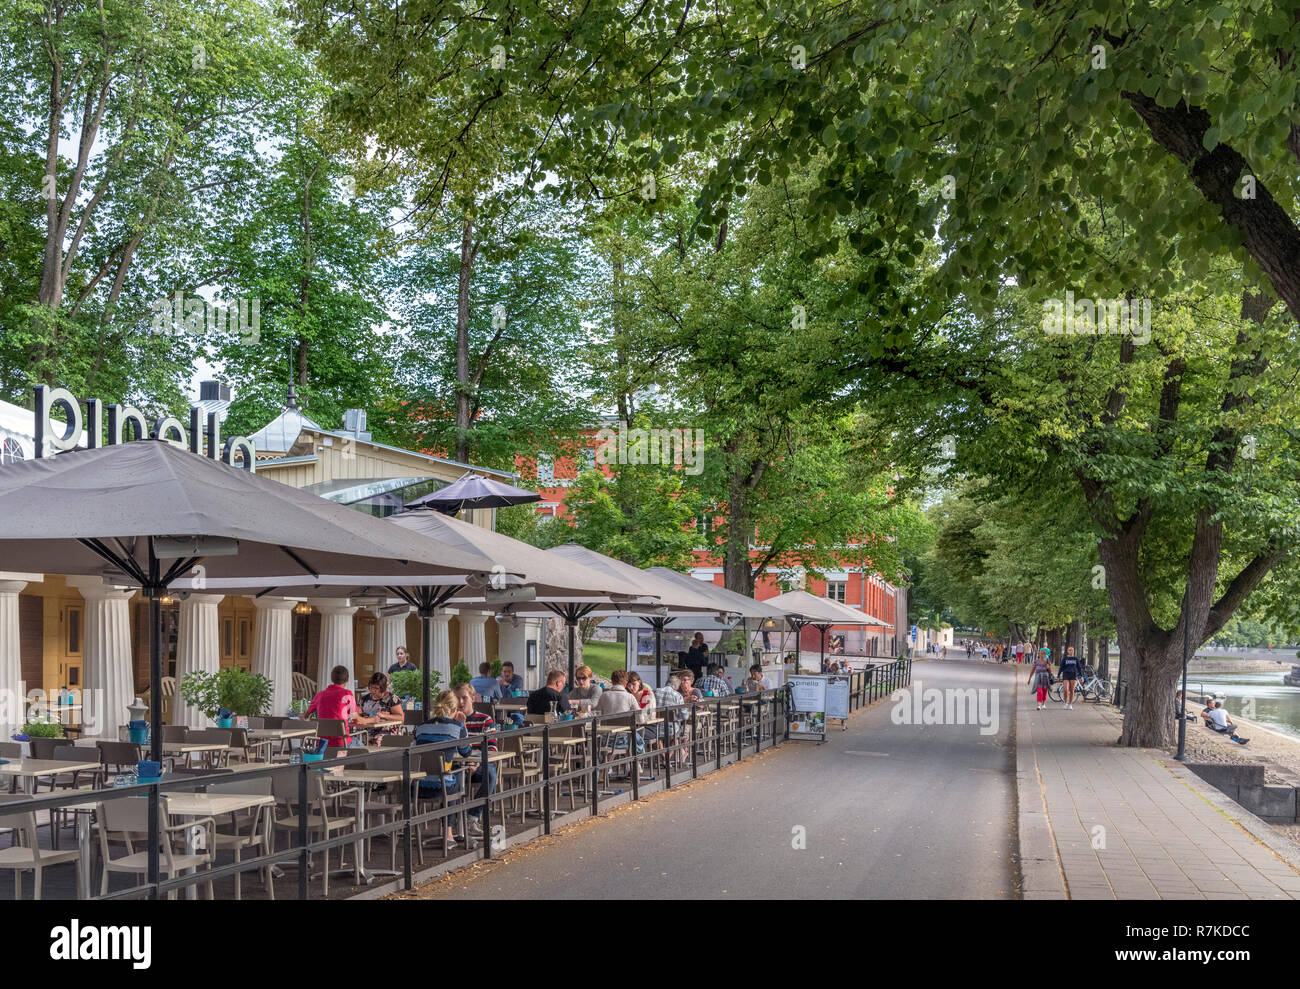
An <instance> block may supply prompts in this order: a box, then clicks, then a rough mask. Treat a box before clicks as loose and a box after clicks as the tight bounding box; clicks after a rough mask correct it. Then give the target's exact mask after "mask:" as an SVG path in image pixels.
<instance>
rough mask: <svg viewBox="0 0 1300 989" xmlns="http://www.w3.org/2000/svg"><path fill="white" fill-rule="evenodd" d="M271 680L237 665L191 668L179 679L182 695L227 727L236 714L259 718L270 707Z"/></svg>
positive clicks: (220, 726)
mask: <svg viewBox="0 0 1300 989" xmlns="http://www.w3.org/2000/svg"><path fill="white" fill-rule="evenodd" d="M271 691H272V685H271V681H270V680H268V679H267V678H266V677H264V676H262V674H260V673H249V672H248V671H247V670H241V669H240V668H239V667H237V666H231V667H227V668H226V669H224V670H218V671H217V672H216V673H208V672H207V671H205V670H191V671H190V672H189V673H186V674H185V678H184V679H183V680H182V681H181V697H182V698H183V699H184V701H185V703H186V704H189V705H191V706H193V707H197V708H198V709H199V710H200V711H202V712H203V713H204V714H206V715H207V716H208V717H209V718H212V719H213V720H214V721H215V722H216V723H217V727H218V728H229V727H230V723H231V721H232V719H233V717H234V716H235V715H244V716H246V717H260V716H261V715H263V714H265V713H266V712H267V711H269V710H270V709H271Z"/></svg>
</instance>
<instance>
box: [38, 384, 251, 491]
mask: <svg viewBox="0 0 1300 989" xmlns="http://www.w3.org/2000/svg"><path fill="white" fill-rule="evenodd" d="M56 408H61V409H62V410H63V415H64V420H65V421H64V422H58V421H57V420H53V419H51V418H50V413H51V412H53V411H54V410H55V409H56ZM106 416H107V425H108V435H107V436H105V435H104V425H105V417H106ZM202 420H203V410H202V409H201V408H199V407H197V406H194V407H191V409H190V425H189V429H188V430H186V428H185V427H184V426H183V425H182V424H181V421H180V420H179V419H177V418H176V417H175V416H160V417H158V418H156V419H154V421H153V424H152V425H150V424H149V423H148V421H147V420H146V419H145V416H144V413H143V412H141V411H140V410H139V409H137V408H135V407H134V406H130V405H109V406H105V405H104V403H103V402H102V401H100V400H99V399H98V398H88V399H86V410H85V414H84V416H83V414H82V409H81V405H80V403H79V402H78V401H77V398H76V396H74V395H73V394H72V392H70V391H68V390H67V389H66V388H50V387H49V386H48V385H40V386H39V387H38V388H37V389H36V428H35V435H36V456H37V457H44V456H45V445H46V443H48V444H49V445H50V449H52V450H53V451H54V452H55V453H60V452H62V451H64V450H75V449H76V448H77V446H78V445H79V444H80V443H81V440H82V439H83V437H84V439H85V441H86V449H88V450H95V449H98V448H99V447H101V446H114V445H116V444H118V443H127V442H129V441H131V440H140V439H156V440H163V441H164V442H166V443H170V444H171V445H172V446H177V447H180V448H181V449H187V450H189V451H190V452H191V453H197V454H199V455H200V456H202V455H203V454H204V452H205V447H206V453H207V456H208V457H210V458H211V459H213V460H220V461H221V462H222V463H225V464H230V465H231V466H238V467H243V468H244V470H246V471H248V472H249V473H253V472H254V471H256V470H257V462H256V458H255V457H254V451H253V443H252V441H251V440H249V439H248V437H246V436H232V437H231V438H230V439H228V440H226V441H225V442H224V443H223V442H222V439H221V423H220V422H218V421H217V415H216V413H215V412H209V413H208V415H207V422H206V423H204V422H203V421H202ZM205 441H206V442H205ZM236 453H242V454H243V457H242V462H237V461H236V459H235V455H236Z"/></svg>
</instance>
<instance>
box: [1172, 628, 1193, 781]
mask: <svg viewBox="0 0 1300 989" xmlns="http://www.w3.org/2000/svg"><path fill="white" fill-rule="evenodd" d="M1191 624H1192V619H1191V616H1190V615H1188V614H1184V617H1183V694H1182V697H1183V702H1182V704H1181V705H1180V706H1179V710H1178V754H1177V755H1176V756H1174V758H1175V759H1177V760H1178V761H1179V762H1186V761H1187V642H1188V629H1189V628H1190V626H1191Z"/></svg>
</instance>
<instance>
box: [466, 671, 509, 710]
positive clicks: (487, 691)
mask: <svg viewBox="0 0 1300 989" xmlns="http://www.w3.org/2000/svg"><path fill="white" fill-rule="evenodd" d="M469 685H470V686H471V687H473V688H474V693H476V694H478V695H479V696H480V697H481V698H483V700H485V701H496V700H500V699H501V697H502V696H503V695H502V693H501V684H500V683H498V682H497V680H496V678H495V677H494V676H492V664H491V663H479V664H478V676H476V677H475V678H474V679H473V680H471V681H470V682H469Z"/></svg>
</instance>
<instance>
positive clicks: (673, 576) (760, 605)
mask: <svg viewBox="0 0 1300 989" xmlns="http://www.w3.org/2000/svg"><path fill="white" fill-rule="evenodd" d="M646 573H651V574H654V575H655V576H656V577H659V578H661V579H663V580H666V581H668V582H670V583H673V584H676V585H677V586H678V587H682V588H685V589H687V590H689V591H691V592H692V593H695V594H702V595H704V596H705V597H707V598H709V599H711V600H713V601H715V602H717V604H718V607H719V608H721V609H722V610H723V611H725V612H727V613H728V614H732V615H739V616H740V617H741V618H771V619H773V620H777V621H780V620H784V618H785V612H784V611H782V610H781V609H780V608H774V607H772V606H771V605H770V604H769V603H768V602H766V601H758V600H755V599H754V598H751V597H749V596H747V595H745V594H738V593H737V592H735V591H729V590H727V588H725V587H719V586H718V585H717V584H715V583H713V581H711V580H709V581H704V580H696V579H695V578H694V577H691V576H688V575H687V574H684V573H678V572H677V571H676V570H669V569H668V568H667V567H650V568H649V569H648V570H646Z"/></svg>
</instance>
